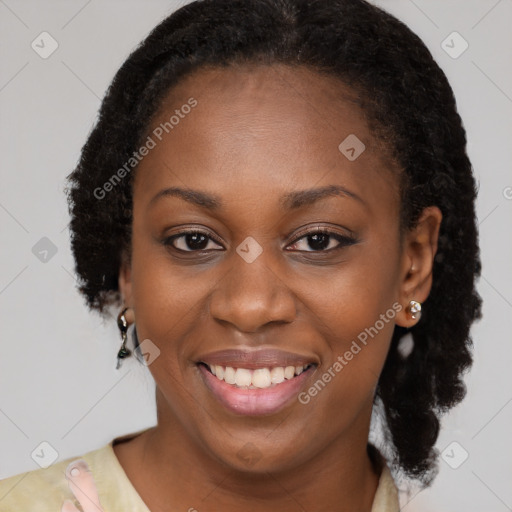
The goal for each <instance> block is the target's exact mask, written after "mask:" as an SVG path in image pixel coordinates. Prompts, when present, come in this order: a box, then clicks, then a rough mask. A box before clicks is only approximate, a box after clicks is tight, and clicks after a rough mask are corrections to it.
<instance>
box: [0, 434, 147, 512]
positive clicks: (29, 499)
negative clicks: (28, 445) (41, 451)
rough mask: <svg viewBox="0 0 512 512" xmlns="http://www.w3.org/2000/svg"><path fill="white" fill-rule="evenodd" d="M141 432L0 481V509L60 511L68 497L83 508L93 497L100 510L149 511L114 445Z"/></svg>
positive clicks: (11, 510)
mask: <svg viewBox="0 0 512 512" xmlns="http://www.w3.org/2000/svg"><path fill="white" fill-rule="evenodd" d="M141 432H142V431H140V432H136V433H133V434H127V435H125V436H122V437H118V438H116V439H114V440H112V441H111V442H110V443H108V444H106V445H104V446H103V447H101V448H98V449H97V450H93V451H90V452H88V453H86V454H84V455H82V456H79V457H70V458H67V459H66V460H63V461H60V462H57V463H55V464H53V465H51V466H49V467H48V468H45V469H37V470H33V471H28V472H26V473H21V474H19V475H15V476H12V477H9V478H6V479H4V480H1V481H0V512H15V511H16V512H17V511H29V510H30V512H57V511H58V512H60V511H61V510H63V508H62V506H63V504H64V502H65V501H66V500H70V501H71V502H73V503H74V504H75V505H76V506H78V507H80V506H82V505H83V503H82V501H84V500H85V499H89V501H91V499H90V498H91V497H92V498H93V499H92V501H93V502H95V503H97V505H96V508H97V509H98V511H101V510H130V511H132V512H149V509H148V508H147V507H146V505H145V504H144V502H143V501H142V499H141V497H140V496H139V495H138V494H137V491H136V490H135V488H134V487H133V486H132V484H131V482H130V480H129V479H128V477H127V475H126V473H125V472H124V470H123V468H122V466H121V464H120V463H119V460H118V459H117V457H116V454H115V453H114V448H113V445H114V443H115V442H117V441H118V440H122V439H128V438H130V437H133V436H136V435H138V434H139V433H141ZM74 472H76V473H74ZM73 475H75V476H73ZM85 491H86V492H85Z"/></svg>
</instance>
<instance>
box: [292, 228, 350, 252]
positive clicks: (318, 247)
mask: <svg viewBox="0 0 512 512" xmlns="http://www.w3.org/2000/svg"><path fill="white" fill-rule="evenodd" d="M301 243H302V247H303V248H301V247H300V246H301ZM355 243H357V240H356V239H355V238H353V237H351V236H348V235H342V234H341V233H336V232H334V231H329V230H327V229H325V228H320V227H318V228H315V229H312V230H309V231H308V232H306V233H305V234H302V236H299V237H298V238H296V239H295V241H294V242H293V243H292V245H291V246H290V247H292V248H293V249H294V250H298V251H304V252H328V251H331V250H337V249H343V248H344V247H347V246H350V245H354V244H355ZM305 247H311V248H312V249H311V250H308V249H307V248H305Z"/></svg>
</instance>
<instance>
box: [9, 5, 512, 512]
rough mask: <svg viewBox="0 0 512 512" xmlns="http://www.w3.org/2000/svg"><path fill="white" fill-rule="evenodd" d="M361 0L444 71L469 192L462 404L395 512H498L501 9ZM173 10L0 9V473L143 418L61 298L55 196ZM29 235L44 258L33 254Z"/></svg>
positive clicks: (504, 371)
mask: <svg viewBox="0 0 512 512" xmlns="http://www.w3.org/2000/svg"><path fill="white" fill-rule="evenodd" d="M183 3H186V2H183ZM375 3H377V4H378V5H381V6H383V7H385V8H386V9H388V10H389V11H390V12H392V13H393V14H395V15H396V16H397V17H398V18H400V19H401V20H403V21H404V22H405V23H406V24H408V25H409V26H410V27H411V28H412V29H413V30H414V31H415V32H416V33H417V34H418V35H419V36H420V37H421V38H422V39H423V40H424V41H425V43H426V44H427V45H428V47H429V48H430V50H431V51H432V53H433V55H434V57H435V58H436V60H437V61H438V62H439V64H440V65H441V67H442V68H443V69H444V71H445V72H446V74H447V76H448V78H449V80H450V82H451V84H452V86H453V89H454V91H455V95H456V97H457V100H458V106H459V110H460V113H461V116H462V118H463V120H464V123H465V126H466V129H467V132H468V139H469V155H470V158H471V160H472V163H473V166H474V169H475V174H476V176H477V179H478V181H479V183H480V193H479V199H478V217H479V222H480V239H481V248H482V260H483V275H482V278H481V280H480V282H479V286H478V288H479V291H480V293H481V295H482V297H483V299H484V319H483V320H482V321H481V322H480V323H478V324H477V325H475V327H474V329H473V337H474V340H475V351H474V354H475V364H474V367H473V369H472V371H471V372H470V373H469V374H468V376H467V378H466V383H467V387H468V395H467V398H466V399H465V401H464V402H463V403H462V404H461V405H460V406H458V407H457V408H456V409H455V410H453V412H452V413H450V414H449V415H448V416H446V417H445V419H444V421H443V430H442V433H441V435H440V437H439V442H438V448H439V450H440V451H444V453H445V458H444V459H441V460H440V474H439V476H438V478H437V480H436V481H435V483H434V485H433V486H432V487H431V488H430V489H427V490H425V491H423V492H420V493H416V491H413V492H412V493H411V494H409V495H404V496H402V505H403V507H402V510H404V511H407V512H413V511H415V512H423V511H434V510H435V511H436V512H443V511H454V512H460V511H461V510H465V511H466V512H473V511H474V512H476V511H479V512H481V511H484V510H485V511H486V512H492V511H496V512H501V511H506V510H512V486H511V485H510V483H511V481H512V457H511V456H510V455H512V450H511V448H512V443H511V441H510V425H511V420H512V404H511V402H512V386H511V384H512V376H511V375H512V372H511V371H510V368H511V363H512V344H511V343H510V341H511V335H510V332H511V327H512V275H511V272H510V261H512V260H511V256H512V237H511V222H510V221H511V219H512V217H511V213H512V200H511V198H512V173H511V170H510V169H511V163H512V152H511V146H512V144H511V136H512V122H511V119H512V73H511V66H510V62H511V56H512V40H511V37H510V30H511V29H510V27H512V1H511V0H451V1H449V0H428V1H427V0H414V1H413V0H380V1H378V2H375ZM178 5H180V4H179V3H178V2H173V1H161V0H152V1H151V2H143V1H142V0H138V1H133V0H132V1H126V0H124V1H120V0H119V1H101V2H100V1H99V0H89V1H70V0H66V1H63V0H62V1H53V0H52V1H45V2H42V1H35V0H32V1H28V0H27V1H24V0H17V1H16V0H0V38H1V46H0V62H1V67H0V130H1V151H0V155H1V157H0V158H1V163H0V165H1V181H0V183H1V185H0V223H1V229H2V231H1V233H2V237H1V265H0V314H1V323H0V325H1V340H2V352H1V357H0V432H1V435H0V454H1V455H0V478H4V477H7V476H10V475H13V474H16V473H19V472H21V471H25V470H30V469H36V468H37V467H38V466H37V464H36V462H35V461H34V460H33V459H32V458H31V453H33V452H34V450H35V449H37V450H39V452H41V450H43V451H45V453H46V454H47V456H49V455H48V454H50V455H51V453H53V452H52V448H48V447H47V446H46V445H43V447H40V443H41V442H43V441H46V442H47V443H49V444H50V445H51V447H53V449H54V450H55V451H56V452H57V454H58V460H62V459H65V458H68V457H71V456H74V455H80V454H81V453H84V452H86V451H89V450H92V449H95V448H98V447H99V446H101V445H103V444H105V443H107V442H109V441H110V440H111V439H112V438H113V437H115V436H117V435H121V434H124V433H128V432H132V431H135V430H139V429H142V428H146V427H149V426H151V425H153V424H154V423H155V421H156V415H155V410H154V399H153V389H154V384H153V381H152V378H151V376H150V374H149V372H148V371H147V369H146V368H145V367H143V366H142V365H139V364H137V363H136V362H135V361H127V362H126V363H125V365H124V366H123V368H122V370H120V371H116V370H115V369H114V360H115V355H116V351H117V349H118V345H119V338H118V332H117V330H116V327H115V323H114V320H113V319H112V320H111V321H108V322H103V321H102V319H101V318H100V317H98V316H97V315H94V314H90V313H88V311H87V309H86V308H85V306H84V304H83V301H82V299H81V298H80V296H79V295H78V293H77V292H76V290H75V277H74V273H73V260H72V257H71V253H70V249H69V234H68V230H67V227H66V226H67V223H68V214H67V206H66V201H65V196H64V193H63V187H64V179H65V177H66V175H67V174H68V173H69V172H70V171H71V170H72V168H73V167H74V165H75V164H76V161H77V158H78V155H79V151H80V149H81V146H82V144H83V143H84V142H85V139H86V136H87V134H88V132H89V130H90V129H91V126H92V123H93V122H94V119H95V116H96V113H97V109H98V107H99V104H100V99H101V98H102V96H103V94H104V92H105V90H106V87H107V86H108V84H109V82H110V80H111V79H112V77H113V74H114V72H115V71H116V70H117V68H118V67H119V66H120V65H121V63H122V62H123V60H124V59H125V58H126V57H127V55H128V54H129V52H130V51H131V50H132V49H133V47H134V46H135V45H136V44H137V43H138V42H139V41H140V40H141V39H142V38H143V37H144V35H145V34H146V33H147V32H148V31H149V30H150V29H151V28H152V27H153V26H154V25H156V24H157V23H158V22H159V20H161V19H162V18H163V17H164V16H165V15H166V14H168V13H170V12H171V11H173V10H174V9H175V8H176V7H177V6H178ZM43 31H47V32H49V33H50V34H51V36H52V37H53V38H54V39H55V40H56V41H57V43H58V45H59V46H58V48H57V50H56V51H55V52H54V53H53V54H52V55H51V56H50V57H48V58H47V59H43V58H41V57H40V56H39V55H38V54H37V53H36V52H35V51H34V50H33V49H32V47H31V43H32V41H34V40H36V43H37V41H40V39H39V38H38V36H39V35H40V34H41V32H43ZM454 31H457V32H458V33H460V34H461V36H462V37H463V38H464V40H466V41H467V42H468V44H469V47H468V49H467V50H466V51H465V52H464V53H462V54H461V55H460V56H459V57H458V58H452V57H451V56H449V55H448V54H447V53H446V52H445V50H444V49H443V47H442V42H443V41H445V40H446V41H447V42H446V43H445V45H449V46H452V47H453V48H452V49H451V50H450V51H451V52H452V53H453V52H457V53H458V52H459V51H460V50H461V49H462V48H463V47H462V46H461V45H462V44H463V41H462V40H460V39H457V38H456V36H455V39H454V38H453V36H451V37H450V38H448V39H446V38H447V37H448V36H449V35H450V34H452V32H454ZM48 47H49V45H48V42H47V43H46V44H45V48H46V49H48ZM43 237H47V238H48V239H49V240H50V241H51V243H52V244H53V245H54V246H55V249H54V251H55V250H56V251H57V252H56V253H55V254H52V252H51V249H50V252H48V254H47V255H46V261H41V258H43V260H44V253H41V252H40V251H41V250H43V249H45V247H46V248H48V247H47V246H48V241H46V240H43V241H42V242H41V241H40V240H41V239H42V238H43ZM38 243H39V244H42V245H36V244H38ZM45 244H46V245H45ZM34 246H36V249H34V251H33V247H34ZM34 252H35V253H36V254H34ZM453 442H456V443H458V444H456V445H451V443H453ZM450 445H451V446H450ZM447 447H448V449H447V450H446V451H445V449H446V448H447ZM37 450H36V453H39V452H38V451H37ZM466 452H467V454H468V458H467V460H465V461H464V462H463V463H462V464H461V462H462V460H463V458H464V457H465V453H466ZM35 458H36V457H35ZM458 464H460V466H459V467H458V468H457V469H453V468H452V467H451V466H457V465H458ZM0 499H1V496H0ZM0 507H1V501H0Z"/></svg>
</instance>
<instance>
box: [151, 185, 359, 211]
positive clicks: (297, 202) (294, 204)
mask: <svg viewBox="0 0 512 512" xmlns="http://www.w3.org/2000/svg"><path fill="white" fill-rule="evenodd" d="M332 196H339V197H348V198H351V199H355V200H357V201H359V202H361V203H363V204H365V202H364V201H363V199H361V197H359V196H358V195H357V194H355V193H354V192H351V191H350V190H348V189H346V188H345V187H342V186H340V185H327V186H325V187H320V188H310V189H305V190H298V191H294V192H288V193H287V194H285V195H283V196H281V198H280V201H279V202H280V204H281V207H282V208H283V209H285V210H294V209H297V208H301V207H303V206H309V205H311V204H313V203H315V202H317V201H319V200H320V199H324V198H326V197H332ZM163 197H179V198H180V199H183V200H184V201H187V202H189V203H192V204H195V205H196V206H199V207H201V208H205V209H207V210H212V211H217V210H220V209H221V208H222V206H223V203H222V199H221V198H220V197H219V196H217V195H215V194H211V193H208V192H203V191H201V190H194V189H191V188H180V187H169V188H165V189H163V190H160V192H158V193H157V194H156V195H155V196H154V197H153V199H151V201H150V202H149V206H152V205H153V204H154V203H156V202H157V201H158V200H159V199H161V198H163Z"/></svg>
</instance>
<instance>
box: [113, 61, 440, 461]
mask: <svg viewBox="0 0 512 512" xmlns="http://www.w3.org/2000/svg"><path fill="white" fill-rule="evenodd" d="M171 116H174V118H172V117H171ZM165 123H167V125H165ZM147 135H149V137H150V138H151V140H152V142H150V143H149V144H148V147H149V146H152V147H151V149H150V150H149V152H148V154H147V155H146V156H145V157H144V159H143V160H142V161H141V163H140V164H139V166H138V168H137V173H136V176H135V181H134V189H133V190H134V192H133V194H134V196H133V205H134V206H133V236H132V257H131V262H130V263H129V264H127V265H125V266H124V267H123V269H122V270H121V273H120V287H121V292H122V294H123V297H124V299H125V302H126V304H127V305H130V306H132V307H133V309H134V313H135V322H136V326H137V333H138V337H139V341H140V342H142V343H144V341H143V340H150V343H151V346H152V347H153V346H156V347H158V350H159V351H160V353H159V355H158V357H156V358H155V359H154V360H153V361H152V363H151V364H150V366H149V369H150V371H151V373H152V374H153V376H154V378H155V381H156V385H157V389H158V396H159V401H158V408H159V418H160V417H161V418H170V420H169V421H171V420H172V423H173V424H175V425H179V426H180V428H182V431H183V432H186V436H187V439H188V441H189V442H191V443H192V444H194V445H196V446H200V447H201V450H202V452H203V453H204V454H205V456H211V457H213V458H215V459H217V460H220V461H223V462H224V463H226V464H228V465H229V466H231V467H234V468H240V469H244V470H246V469H247V467H248V466H247V465H248V462H247V461H248V459H251V469H252V470H254V471H258V470H261V471H264V470H283V469H286V468H292V467H297V466H298V465H300V464H302V463H306V462H308V461H311V460H313V459H315V457H317V456H318V454H320V453H322V452H323V451H324V450H325V449H326V448H328V447H329V446H331V445H332V444H333V443H338V442H344V443H347V445H348V444H349V443H350V442H355V441H356V440H359V441H360V440H361V439H362V438H364V439H367V435H368V424H369V419H370V413H371V409H372V401H373V397H374V392H375V388H376V385H377V382H378V378H379V374H380V372H381V369H382V367H383V364H384V361H385V358H386V355H387V352H388V349H389V345H390V339H391V336H392V333H393V329H394V326H395V324H396V323H399V324H401V325H405V326H408V325H412V324H413V323H414V320H410V319H408V317H407V315H406V314H405V306H406V305H407V302H408V300H410V299H415V300H420V301H421V300H424V299H425V298H426V296H427V295H428V290H429V288H430V281H431V261H430V260H431V257H433V254H432V253H433V252H434V253H435V240H436V237H437V228H438V224H439V222H440V219H439V216H436V215H437V214H435V213H434V214H433V215H432V214H431V215H430V216H429V215H426V218H427V220H426V221H425V222H423V225H425V226H426V227H425V228H424V229H420V228H419V229H418V231H416V232H414V233H409V234H407V235H406V236H405V237H401V236H400V230H399V206H400V205H399V187H398V181H399V180H398V172H399V171H398V170H397V169H395V168H393V165H392V164H390V161H389V160H388V159H386V157H385V153H384V151H383V150H382V148H381V147H380V146H379V144H377V143H376V142H375V140H374V138H373V137H372V135H371V133H370V131H369V129H368V126H367V124H366V122H365V119H364V116H363V115H362V112H361V111H360V109H359V107H358V105H357V102H356V101H355V100H354V95H353V94H351V92H350V90H349V89H347V88H346V87H345V86H343V85H342V84H341V83H339V82H338V81H336V80H335V79H334V78H327V77H325V76H320V75H318V74H316V73H315V72H313V71H310V70H306V69H296V68H295V69H292V68H289V67H285V66H277V65H276V66H272V67H253V68H248V67H246V68H237V69H234V68H229V69H222V70H218V69H217V70H215V69H209V70H206V69H203V70H200V71H197V72H195V73H194V74H193V75H190V76H189V77H187V78H186V79H185V80H184V81H182V82H181V83H180V85H179V86H177V87H176V88H174V89H173V90H172V91H171V92H170V94H169V96H168V97H167V98H166V100H165V101H164V103H163V104H162V107H161V109H160V111H159V113H158V114H157V115H156V117H155V118H154V119H153V121H152V123H151V127H150V129H149V131H148V134H147ZM347 137H349V139H348V141H347V142H346V143H345V145H342V147H341V149H340V148H339V146H340V144H341V143H342V142H343V141H344V140H345V139H347ZM147 140H148V141H149V139H147ZM361 143H362V144H364V145H365V148H364V150H363V151H362V149H363V146H362V144H361ZM427 213H428V212H427ZM429 219H430V220H429ZM432 219H433V220H432ZM420 224H421V223H420ZM429 255H430V256H429ZM429 262H430V263H429ZM146 343H147V342H146ZM214 374H216V375H214ZM365 442H366V441H365Z"/></svg>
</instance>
